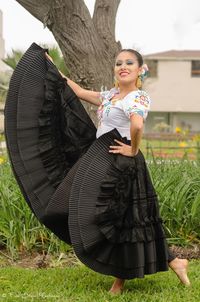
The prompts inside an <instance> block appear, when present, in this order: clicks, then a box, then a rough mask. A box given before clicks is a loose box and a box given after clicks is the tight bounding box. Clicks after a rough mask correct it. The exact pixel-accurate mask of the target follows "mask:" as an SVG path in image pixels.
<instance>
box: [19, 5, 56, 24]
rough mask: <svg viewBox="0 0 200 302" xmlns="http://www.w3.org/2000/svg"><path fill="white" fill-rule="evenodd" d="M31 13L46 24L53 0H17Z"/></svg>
mask: <svg viewBox="0 0 200 302" xmlns="http://www.w3.org/2000/svg"><path fill="white" fill-rule="evenodd" d="M16 1H17V2H18V3H19V4H20V5H21V6H23V7H24V8H25V9H26V10H27V11H28V12H29V13H30V14H31V15H33V16H34V17H35V18H36V19H38V20H39V21H41V22H42V23H43V24H44V25H46V23H47V22H46V20H47V16H48V14H49V10H50V7H51V1H48V0H40V1H38V0H16Z"/></svg>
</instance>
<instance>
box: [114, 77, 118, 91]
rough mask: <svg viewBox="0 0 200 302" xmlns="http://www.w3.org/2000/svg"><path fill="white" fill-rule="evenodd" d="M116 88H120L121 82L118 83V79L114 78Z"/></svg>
mask: <svg viewBox="0 0 200 302" xmlns="http://www.w3.org/2000/svg"><path fill="white" fill-rule="evenodd" d="M114 87H115V88H116V89H118V88H119V82H118V81H117V79H116V78H114Z"/></svg>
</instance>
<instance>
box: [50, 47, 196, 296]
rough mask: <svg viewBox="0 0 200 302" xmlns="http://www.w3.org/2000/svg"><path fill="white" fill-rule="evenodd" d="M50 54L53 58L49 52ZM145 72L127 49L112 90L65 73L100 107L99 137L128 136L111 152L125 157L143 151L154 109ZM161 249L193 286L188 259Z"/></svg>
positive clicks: (117, 286)
mask: <svg viewBox="0 0 200 302" xmlns="http://www.w3.org/2000/svg"><path fill="white" fill-rule="evenodd" d="M46 56H47V58H48V59H50V60H52V59H51V57H49V55H48V54H47V55H46ZM144 73H145V69H144V65H143V58H142V56H141V54H140V53H138V52H137V51H135V50H132V49H124V50H121V51H120V53H119V54H118V55H117V57H116V61H115V68H114V74H115V78H116V81H117V84H118V88H116V87H115V88H112V89H111V90H110V91H105V92H101V93H100V92H95V91H89V90H86V89H83V88H81V87H80V86H79V85H77V84H76V83H74V82H73V81H72V80H70V79H69V78H66V77H65V76H64V75H62V76H63V77H64V78H66V80H67V83H68V85H69V86H70V87H71V88H72V90H73V91H74V92H75V94H76V95H77V96H78V97H79V98H80V99H82V100H85V101H87V102H89V103H91V104H94V105H96V106H98V110H97V113H98V119H99V124H98V129H97V138H98V137H100V136H101V135H103V134H105V133H107V132H109V131H111V130H112V129H114V128H116V129H117V130H118V132H119V133H120V134H121V136H122V137H126V138H127V142H128V143H123V142H121V141H119V140H115V142H116V144H115V145H111V146H110V149H109V150H108V152H109V153H113V154H121V155H123V156H125V157H136V156H137V155H138V154H139V152H141V151H140V150H139V146H140V142H141V138H142V133H143V125H144V122H145V120H146V118H147V114H148V111H149V108H150V98H149V96H148V94H147V93H146V92H145V91H142V90H140V88H141V75H142V74H144ZM141 173H143V172H141ZM143 179H144V178H141V180H140V181H144V180H143ZM145 181H149V180H145ZM148 206H149V205H148ZM138 209H139V207H138ZM161 249H162V251H161V252H163V249H166V251H165V252H166V253H167V255H168V259H167V260H168V265H169V267H170V268H171V269H172V270H173V271H174V272H175V273H176V275H177V276H178V278H179V279H180V281H181V283H182V284H184V285H190V281H189V279H188V276H187V268H188V261H187V260H186V259H179V258H177V257H176V256H175V255H173V254H172V253H171V252H170V251H169V250H168V248H167V247H164V246H162V247H161ZM148 253H149V254H150V253H151V251H150V250H148V248H147V249H146V256H145V257H147V258H148V257H150V255H148ZM133 257H136V255H133ZM158 258H159V255H158ZM158 262H159V259H158ZM136 266H137V264H136ZM160 270H166V269H157V271H160ZM124 282H125V279H121V278H116V280H115V281H114V283H113V285H112V287H111V289H110V292H111V293H121V291H122V290H123V287H124Z"/></svg>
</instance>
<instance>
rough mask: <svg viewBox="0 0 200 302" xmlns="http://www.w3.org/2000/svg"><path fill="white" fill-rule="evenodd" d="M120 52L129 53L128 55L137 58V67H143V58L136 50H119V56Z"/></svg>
mask: <svg viewBox="0 0 200 302" xmlns="http://www.w3.org/2000/svg"><path fill="white" fill-rule="evenodd" d="M121 52H130V53H132V54H134V55H135V56H136V58H137V61H138V64H139V67H141V66H142V65H143V63H144V61H143V57H142V55H141V54H140V53H139V52H138V51H137V50H135V49H122V50H120V52H119V53H118V54H120V53H121Z"/></svg>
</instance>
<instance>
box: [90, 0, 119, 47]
mask: <svg viewBox="0 0 200 302" xmlns="http://www.w3.org/2000/svg"><path fill="white" fill-rule="evenodd" d="M120 2H121V0H96V3H95V8H94V14H93V23H94V26H95V27H96V30H97V32H98V34H99V36H100V37H101V38H102V39H103V41H104V44H105V45H106V46H107V47H109V44H110V42H115V23H116V14H117V10H118V7H119V4H120ZM116 46H117V45H116ZM120 47H121V45H120V44H119V45H118V46H117V48H118V50H119V48H120Z"/></svg>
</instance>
